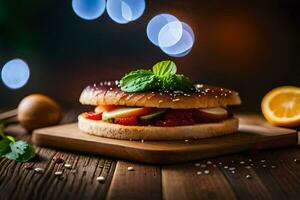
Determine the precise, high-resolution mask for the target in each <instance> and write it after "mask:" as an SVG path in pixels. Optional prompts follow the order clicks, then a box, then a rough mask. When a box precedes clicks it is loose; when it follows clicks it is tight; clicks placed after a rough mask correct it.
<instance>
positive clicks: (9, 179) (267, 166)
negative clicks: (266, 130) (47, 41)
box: [0, 111, 300, 200]
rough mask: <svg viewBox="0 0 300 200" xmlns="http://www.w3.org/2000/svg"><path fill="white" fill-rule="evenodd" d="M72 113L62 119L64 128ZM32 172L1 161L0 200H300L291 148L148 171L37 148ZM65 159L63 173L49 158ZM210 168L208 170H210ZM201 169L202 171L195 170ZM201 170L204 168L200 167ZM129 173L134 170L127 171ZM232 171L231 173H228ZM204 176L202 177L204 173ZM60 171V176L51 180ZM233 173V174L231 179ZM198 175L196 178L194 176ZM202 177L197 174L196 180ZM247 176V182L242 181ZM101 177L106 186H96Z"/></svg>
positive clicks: (299, 174) (298, 167)
mask: <svg viewBox="0 0 300 200" xmlns="http://www.w3.org/2000/svg"><path fill="white" fill-rule="evenodd" d="M76 115H77V113H76V112H74V111H71V112H69V113H67V115H66V117H65V120H64V123H67V122H70V121H74V120H75V119H76ZM7 132H8V133H10V134H12V135H16V136H17V137H18V138H19V139H20V138H22V139H26V140H30V135H28V134H27V133H26V131H24V129H22V128H21V127H20V126H19V125H12V126H10V127H8V129H7ZM36 149H37V151H38V154H39V159H38V160H37V161H35V162H32V163H29V164H33V167H34V168H36V167H41V168H44V169H45V172H44V173H42V174H39V173H36V172H34V170H28V169H25V166H26V165H28V163H27V164H24V163H17V162H15V161H10V160H7V159H4V158H1V159H0V199H1V200H6V199H22V200H23V199H30V200H33V199H64V200H65V199H72V200H75V199H130V200H134V199H143V200H147V199H151V200H153V199H165V200H171V199H172V200H173V199H178V200H184V199H299V197H300V163H297V162H295V161H294V159H295V158H298V159H300V149H299V148H298V147H291V148H286V149H279V150H270V151H265V152H247V153H240V154H235V155H229V156H222V157H217V158H213V159H207V160H199V161H197V162H190V163H186V164H178V165H164V166H153V165H145V164H141V163H134V162H129V161H123V160H116V159H113V158H105V157H101V156H93V155H89V154H78V153H74V152H66V151H60V150H54V149H48V148H40V147H36ZM57 155H60V156H62V157H64V159H65V163H70V164H72V169H67V168H65V167H64V164H63V163H61V164H57V163H55V162H54V161H53V157H55V156H57ZM210 162H212V164H209V163H210ZM198 163H199V164H202V166H198ZM203 164H205V165H206V166H204V165H203ZM128 167H132V168H133V169H134V170H133V171H130V170H128ZM232 167H235V169H234V170H233V168H232ZM206 170H209V174H205V172H208V171H206ZM56 171H63V175H62V176H55V174H54V173H55V172H56ZM233 171H234V173H233ZM197 172H198V173H197ZM200 173H202V174H200ZM247 175H248V176H250V177H248V178H247ZM98 176H104V177H105V181H104V182H99V181H97V180H96V178H97V177H98Z"/></svg>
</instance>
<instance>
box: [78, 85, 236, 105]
mask: <svg viewBox="0 0 300 200" xmlns="http://www.w3.org/2000/svg"><path fill="white" fill-rule="evenodd" d="M195 87H196V91H194V92H180V91H172V92H170V91H161V92H160V91H147V92H136V93H129V92H123V91H121V89H120V87H119V86H118V82H117V81H112V82H111V81H106V82H101V83H99V84H93V85H89V86H87V87H86V88H85V89H84V90H83V91H82V93H81V96H80V99H79V101H80V102H81V103H82V104H85V105H94V106H97V105H119V106H138V107H155V108H172V109H192V108H209V107H220V106H228V105H239V104H240V103H241V99H240V96H239V94H238V93H237V92H235V91H233V90H229V89H226V88H221V87H214V86H207V85H202V84H197V85H195Z"/></svg>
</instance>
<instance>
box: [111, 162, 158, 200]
mask: <svg viewBox="0 0 300 200" xmlns="http://www.w3.org/2000/svg"><path fill="white" fill-rule="evenodd" d="M128 167H132V168H133V169H134V170H133V171H129V170H128ZM161 188H162V187H161V169H160V167H155V166H150V165H142V164H137V163H130V162H125V161H118V164H117V166H116V170H115V174H114V177H113V179H112V183H111V186H110V189H109V192H108V195H107V200H117V199H124V200H126V199H128V200H132V199H137V200H139V199H140V200H148V199H149V200H153V199H158V200H159V199H162V191H161Z"/></svg>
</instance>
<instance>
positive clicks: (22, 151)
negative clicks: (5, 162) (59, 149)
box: [4, 140, 36, 162]
mask: <svg viewBox="0 0 300 200" xmlns="http://www.w3.org/2000/svg"><path fill="white" fill-rule="evenodd" d="M9 146H10V150H11V152H9V153H7V154H5V155H4V157H6V158H8V159H10V160H16V161H18V162H26V161H28V160H30V159H31V158H33V157H34V156H35V154H36V153H35V150H34V148H33V147H32V146H31V145H30V144H28V143H27V142H25V141H23V140H19V141H17V142H15V143H10V144H9Z"/></svg>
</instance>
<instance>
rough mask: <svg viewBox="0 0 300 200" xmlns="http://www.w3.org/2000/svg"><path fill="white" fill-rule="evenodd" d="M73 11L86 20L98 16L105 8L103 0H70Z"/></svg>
mask: <svg viewBox="0 0 300 200" xmlns="http://www.w3.org/2000/svg"><path fill="white" fill-rule="evenodd" d="M72 7H73V10H74V12H75V13H76V14H77V15H78V16H79V17H81V18H82V19H86V20H93V19H97V18H98V17H100V16H101V15H102V14H103V12H104V10H105V0H72Z"/></svg>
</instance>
